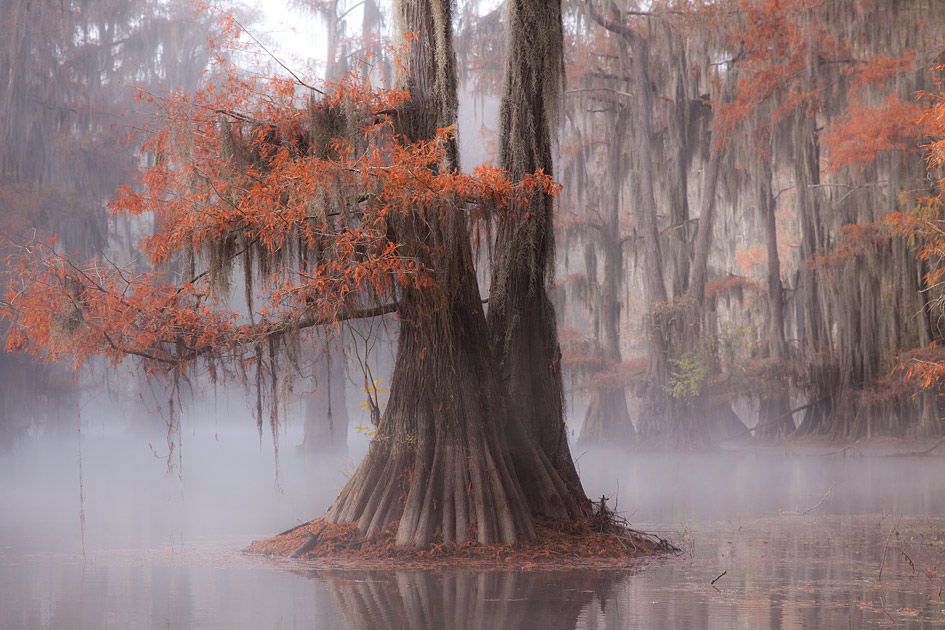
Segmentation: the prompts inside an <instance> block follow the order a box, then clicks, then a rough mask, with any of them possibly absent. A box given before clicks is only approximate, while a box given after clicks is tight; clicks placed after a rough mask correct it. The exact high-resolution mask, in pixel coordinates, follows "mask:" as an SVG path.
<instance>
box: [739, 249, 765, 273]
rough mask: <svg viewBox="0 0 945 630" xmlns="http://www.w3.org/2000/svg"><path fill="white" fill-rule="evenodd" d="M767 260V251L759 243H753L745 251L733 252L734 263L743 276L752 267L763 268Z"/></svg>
mask: <svg viewBox="0 0 945 630" xmlns="http://www.w3.org/2000/svg"><path fill="white" fill-rule="evenodd" d="M767 260H768V250H767V248H766V247H765V246H764V245H762V244H761V243H755V244H754V245H752V246H751V247H749V248H747V249H738V250H736V251H735V263H736V264H737V265H738V268H739V269H740V270H741V272H742V273H743V274H747V273H749V272H750V271H751V269H752V267H755V266H758V267H764V265H765V264H767Z"/></svg>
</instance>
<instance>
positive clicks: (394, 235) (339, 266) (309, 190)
mask: <svg viewBox="0 0 945 630" xmlns="http://www.w3.org/2000/svg"><path fill="white" fill-rule="evenodd" d="M226 26H227V29H229V31H228V32H230V33H231V36H232V34H233V32H234V31H236V30H238V25H237V24H235V22H233V23H229V24H228V25H226ZM227 29H224V30H225V32H227ZM217 64H218V66H219V68H220V75H221V76H222V79H221V80H220V81H219V82H217V83H213V84H209V85H207V86H205V87H204V88H202V89H200V90H198V91H197V92H196V93H194V94H193V95H185V94H182V93H176V94H171V95H169V96H167V97H165V98H164V99H163V100H161V101H160V103H159V104H160V106H161V117H160V126H159V127H158V128H156V129H154V130H151V131H152V134H153V135H152V136H151V137H150V139H149V140H148V142H147V143H146V144H145V147H144V150H145V151H148V152H150V153H151V154H153V155H154V158H155V159H154V165H153V166H152V167H150V168H148V169H147V170H145V171H144V172H143V173H142V174H141V176H140V186H139V187H135V188H132V187H130V186H125V187H122V188H121V189H120V190H119V191H118V196H117V199H116V200H115V201H114V202H113V204H112V210H113V212H116V213H124V214H131V215H137V214H143V213H150V214H152V215H153V217H154V220H155V226H156V229H155V232H154V233H153V234H152V235H151V236H149V237H148V238H146V239H144V241H143V242H142V243H141V248H142V249H143V250H144V251H145V252H146V253H147V255H148V257H149V260H150V262H151V264H152V266H153V267H154V269H156V270H160V271H152V272H145V273H132V272H131V271H128V270H125V269H120V268H114V267H112V266H110V265H108V264H104V263H102V262H101V261H94V260H93V261H89V262H85V263H77V262H74V261H72V260H69V259H68V258H67V257H64V256H62V255H61V254H60V253H59V252H57V251H56V250H55V248H54V246H49V245H46V244H42V243H39V244H37V243H30V244H27V245H23V246H21V247H20V248H19V251H18V253H17V256H16V260H13V259H11V260H10V261H9V263H10V271H8V279H9V282H8V288H7V290H6V293H7V298H6V301H5V303H4V304H3V306H2V307H0V314H2V315H3V316H4V317H5V318H7V319H9V320H10V321H11V327H10V331H9V334H8V337H7V341H6V347H7V349H8V350H26V351H31V352H35V353H42V354H45V355H46V356H47V357H49V358H50V359H58V358H63V357H66V356H69V357H72V358H73V360H74V362H75V364H76V365H79V364H81V363H82V362H83V360H84V359H86V358H87V357H88V356H90V355H93V354H104V355H106V356H109V357H110V358H112V359H113V360H116V361H117V360H119V359H121V358H122V357H124V356H127V355H138V356H140V357H143V358H145V359H148V360H150V361H151V362H152V363H153V364H161V365H167V366H172V365H177V366H181V365H184V364H188V363H190V362H192V361H193V360H194V359H197V358H199V357H212V358H213V359H221V358H226V357H231V356H232V355H238V354H239V352H240V349H244V348H247V347H252V346H258V344H260V343H262V342H264V341H267V340H271V339H272V338H274V337H277V336H278V335H281V334H283V333H285V332H288V331H291V330H297V329H299V328H304V327H308V326H312V325H315V324H319V323H332V322H337V321H338V320H339V319H343V318H346V317H348V316H349V315H351V313H361V312H374V311H371V309H372V308H374V309H377V308H378V307H380V306H383V305H385V304H391V303H396V301H397V298H398V296H399V295H400V293H401V292H402V291H403V290H405V289H407V288H409V289H412V290H417V291H422V292H427V293H432V294H435V293H436V292H437V286H438V285H437V283H438V281H439V280H438V275H437V274H438V273H439V269H438V261H439V257H440V256H441V254H440V246H441V243H440V242H438V239H439V237H438V236H437V230H439V229H440V227H438V226H439V225H441V222H442V221H444V220H445V219H446V218H447V217H448V216H450V215H451V214H456V213H463V214H464V215H469V216H473V217H475V216H479V215H481V214H484V213H487V212H490V211H493V210H495V209H498V208H501V209H503V210H504V211H510V212H516V211H520V210H521V209H522V208H525V207H526V206H527V202H528V198H529V196H530V195H531V194H532V193H533V191H535V190H538V189H541V190H543V191H545V192H547V193H551V194H556V193H557V190H558V186H557V184H556V183H555V182H554V181H553V180H552V179H551V178H550V177H549V176H547V175H545V174H544V173H542V172H537V173H534V174H532V175H530V176H528V177H525V178H523V179H522V180H520V181H518V182H512V181H511V180H510V179H509V178H508V177H507V175H506V173H505V172H503V171H501V170H499V169H497V168H493V167H485V166H483V167H479V168H477V169H476V170H475V172H474V173H472V174H464V173H459V172H455V171H453V172H444V171H442V170H441V169H440V168H439V166H440V165H441V164H442V163H443V160H444V146H445V145H446V143H447V142H448V141H449V140H450V139H451V136H452V134H453V133H454V130H453V129H452V128H448V129H443V130H440V132H439V133H438V135H437V137H436V138H434V139H432V140H429V141H420V142H413V141H409V140H408V139H406V138H405V137H403V136H401V135H398V134H397V133H396V132H395V130H394V122H393V116H394V115H395V113H396V111H397V110H398V108H399V107H401V106H402V105H403V104H404V103H405V101H406V99H407V95H406V94H405V93H404V92H403V91H398V90H376V89H372V88H371V87H370V86H369V85H367V84H366V83H364V82H362V81H360V80H358V79H357V77H356V76H354V75H352V76H350V77H347V78H346V79H345V80H343V81H341V82H339V83H337V84H334V85H328V86H323V87H324V90H322V91H324V93H325V96H324V98H322V99H320V100H317V101H316V100H315V99H314V98H313V97H312V96H311V95H310V94H309V95H304V96H300V93H299V82H298V80H297V79H296V78H289V79H287V78H282V77H259V76H256V77H248V76H246V75H245V74H243V73H241V72H239V71H238V70H237V69H236V68H234V67H233V66H231V65H229V64H228V62H227V61H226V60H225V59H223V57H222V56H221V57H219V58H218V60H217ZM306 90H308V88H306ZM303 91H305V90H303ZM143 97H144V98H148V99H151V98H153V97H151V96H143ZM181 258H184V259H185V260H193V261H194V262H195V267H196V269H195V275H194V277H192V278H185V281H184V282H183V283H182V284H179V285H171V284H168V280H167V275H168V274H166V273H163V270H164V269H167V268H168V267H169V266H170V265H173V264H176V261H178V260H180V259H181ZM238 261H242V264H243V265H244V266H245V267H246V268H247V278H251V274H250V271H251V270H253V269H254V268H255V270H256V271H258V273H257V275H258V276H260V279H259V280H252V281H251V280H250V279H248V280H247V283H246V292H247V296H246V297H247V302H248V308H249V309H250V312H249V313H244V314H242V315H239V314H237V313H235V312H233V311H232V310H230V309H227V308H226V307H225V303H226V301H225V296H221V295H219V291H218V290H217V286H218V285H219V284H220V283H219V280H220V279H221V278H222V279H223V280H224V284H225V279H226V278H227V277H228V273H229V272H230V271H231V270H232V268H233V267H234V266H235V265H236V264H237V262H238ZM198 265H199V266H205V267H206V269H204V270H203V271H200V267H199V266H198ZM198 271H199V273H197V272H198ZM256 299H258V300H259V301H260V306H258V307H257V306H255V305H254V302H255V300H256ZM249 360H250V361H251V360H252V356H250V359H249Z"/></svg>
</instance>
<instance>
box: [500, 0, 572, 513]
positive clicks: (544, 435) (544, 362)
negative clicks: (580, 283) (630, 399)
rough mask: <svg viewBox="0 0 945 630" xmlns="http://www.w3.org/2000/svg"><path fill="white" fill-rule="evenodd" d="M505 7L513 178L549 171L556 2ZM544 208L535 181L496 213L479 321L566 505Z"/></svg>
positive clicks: (503, 118)
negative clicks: (518, 201)
mask: <svg viewBox="0 0 945 630" xmlns="http://www.w3.org/2000/svg"><path fill="white" fill-rule="evenodd" d="M508 11H509V46H508V63H507V66H506V76H505V87H504V92H503V97H502V108H501V112H500V121H499V125H500V129H499V133H500V142H499V146H500V147H501V149H500V151H501V152H500V156H499V158H500V159H499V162H500V165H501V166H502V167H503V168H505V169H507V170H508V171H509V173H510V175H511V177H512V178H513V179H516V180H518V179H521V178H523V177H524V176H526V175H528V174H531V173H534V172H535V171H537V170H539V169H541V170H543V171H544V172H545V173H546V174H548V175H550V174H551V173H552V160H551V145H552V128H551V122H552V121H554V120H555V119H556V116H557V112H556V105H557V99H558V90H559V85H560V77H561V74H562V71H563V68H562V65H561V64H562V45H563V44H562V26H561V3H560V0H547V1H545V2H534V0H513V1H512V2H510V3H509V9H508ZM553 210H554V199H553V198H552V197H551V196H550V195H548V194H547V193H546V192H544V191H535V192H534V193H533V194H532V196H531V199H530V201H529V203H528V205H527V207H525V208H520V209H516V210H515V211H514V212H510V213H509V214H508V215H507V216H503V217H500V218H499V222H498V228H497V236H496V247H495V256H494V260H493V271H492V282H491V291H490V296H489V327H490V331H491V335H492V347H493V349H494V352H495V354H496V358H497V359H498V360H499V362H500V363H499V365H500V372H501V374H502V376H503V378H504V380H505V382H506V384H507V389H508V392H509V395H510V399H511V404H512V412H513V414H514V415H515V416H516V417H517V418H521V419H522V422H523V424H524V426H525V428H527V430H528V432H529V433H530V434H531V435H533V436H535V438H536V441H537V444H538V446H539V448H540V449H541V451H542V454H543V455H544V457H546V458H547V459H548V460H549V462H550V463H551V465H552V467H553V469H554V470H555V471H556V473H557V474H558V475H559V476H560V478H561V479H563V480H564V481H565V483H566V484H567V486H568V488H569V493H568V496H567V497H566V500H567V504H568V509H569V510H578V511H580V510H584V509H585V507H584V504H585V503H586V497H585V495H584V491H583V489H582V487H581V483H580V480H579V479H578V475H577V471H576V470H575V468H574V463H573V460H572V458H571V451H570V447H569V445H568V440H567V429H566V427H565V424H564V393H563V386H562V379H561V350H560V348H559V345H558V333H557V323H556V318H555V312H554V307H553V305H552V303H551V300H550V299H549V296H548V291H547V284H548V282H549V280H550V276H551V273H552V270H551V265H552V263H553V260H554V227H553V225H552V214H553ZM513 445H515V447H516V448H517V447H518V440H515V439H514V438H513ZM520 468H521V467H520ZM526 490H527V492H528V493H529V494H532V492H533V491H534V490H536V489H532V488H527V489H526Z"/></svg>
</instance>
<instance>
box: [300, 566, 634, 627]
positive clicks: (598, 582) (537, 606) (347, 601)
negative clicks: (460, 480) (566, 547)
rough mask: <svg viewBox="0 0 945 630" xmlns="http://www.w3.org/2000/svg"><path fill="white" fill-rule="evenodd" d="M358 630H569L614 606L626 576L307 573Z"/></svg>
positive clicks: (588, 573)
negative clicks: (586, 614)
mask: <svg viewBox="0 0 945 630" xmlns="http://www.w3.org/2000/svg"><path fill="white" fill-rule="evenodd" d="M302 573H303V574H304V575H306V576H307V577H310V578H314V579H317V580H319V581H320V582H323V583H324V584H325V586H326V588H327V589H328V591H329V592H330V593H331V594H332V597H333V598H334V604H335V607H336V608H337V609H338V610H339V611H340V612H341V613H342V614H343V615H344V616H345V617H346V618H347V620H348V625H349V627H351V628H354V629H357V630H361V629H364V630H367V629H372V630H373V629H374V628H416V629H419V628H451V629H452V630H472V629H478V628H483V629H486V628H488V629H490V630H491V629H493V628H542V629H546V630H556V629H561V630H565V629H566V630H573V629H574V628H575V627H577V625H578V620H579V618H581V616H582V612H585V611H588V609H589V608H593V610H594V611H595V612H596V610H598V609H603V607H604V606H605V605H606V603H607V602H608V601H612V600H613V596H614V592H615V588H616V586H617V585H618V584H620V583H621V582H623V581H624V580H625V579H626V578H627V577H628V576H629V575H630V572H629V571H627V570H616V571H615V570H607V571H591V570H587V571H573V570H572V571H488V572H478V573H473V572H468V573H466V572H459V571H458V570H457V571H450V570H447V571H442V572H432V571H381V572H370V573H369V572H365V571H350V570H307V571H303V572H302Z"/></svg>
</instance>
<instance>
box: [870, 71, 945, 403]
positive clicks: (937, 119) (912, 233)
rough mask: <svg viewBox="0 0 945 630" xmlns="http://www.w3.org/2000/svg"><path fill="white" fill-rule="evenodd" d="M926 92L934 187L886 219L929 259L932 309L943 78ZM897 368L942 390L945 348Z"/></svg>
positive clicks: (942, 271)
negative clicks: (905, 209)
mask: <svg viewBox="0 0 945 630" xmlns="http://www.w3.org/2000/svg"><path fill="white" fill-rule="evenodd" d="M933 70H934V71H936V72H938V73H940V72H942V70H945V66H941V65H937V66H934V67H933ZM921 96H922V97H923V99H924V100H925V101H926V102H927V103H928V107H927V108H926V109H925V111H924V112H923V113H922V116H921V117H920V119H919V121H918V122H919V124H920V125H922V126H923V127H924V128H925V129H927V130H928V132H929V134H930V136H931V138H932V140H931V141H930V142H929V143H928V144H926V145H925V146H924V148H925V150H926V152H927V153H926V160H927V163H928V179H929V181H930V182H931V184H932V187H931V188H930V189H926V190H929V191H930V192H925V191H920V192H915V193H913V195H914V196H913V199H912V200H911V201H912V206H911V208H909V210H908V211H903V212H893V213H890V214H889V215H887V216H886V217H885V219H884V223H885V224H886V226H888V227H889V228H891V229H892V231H893V232H894V233H895V234H898V235H900V236H902V237H904V238H906V239H907V240H908V241H909V242H911V243H914V244H915V246H916V255H917V257H918V258H919V259H920V260H923V261H925V262H926V267H927V268H928V270H929V271H928V272H927V273H926V277H925V285H926V287H927V290H928V294H929V295H931V296H932V299H933V300H935V302H934V303H933V304H932V307H933V308H935V309H941V308H942V306H943V304H945V303H943V300H942V297H941V295H942V293H941V289H942V287H941V283H942V282H943V281H945V229H943V224H945V223H943V222H945V176H943V173H942V171H943V167H945V90H943V89H942V83H941V82H939V83H938V92H937V93H935V94H923V95H921ZM904 201H905V200H904ZM897 371H898V372H899V373H901V374H902V375H903V377H904V378H905V379H906V380H907V381H910V382H912V383H913V384H914V385H916V386H917V387H918V388H920V389H926V390H929V389H932V390H938V391H940V392H941V391H942V388H943V385H945V349H943V348H942V347H940V346H938V345H936V344H935V343H934V342H933V343H932V344H931V345H930V346H929V347H927V348H919V349H916V350H913V351H911V352H910V353H908V354H906V355H905V356H902V357H900V358H899V367H898V368H897Z"/></svg>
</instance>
